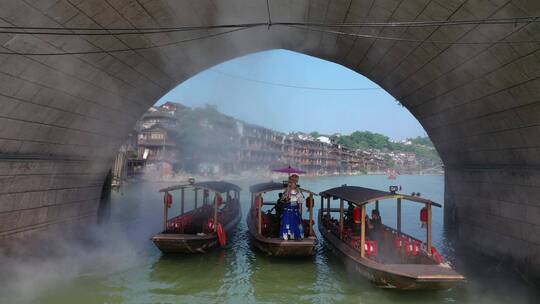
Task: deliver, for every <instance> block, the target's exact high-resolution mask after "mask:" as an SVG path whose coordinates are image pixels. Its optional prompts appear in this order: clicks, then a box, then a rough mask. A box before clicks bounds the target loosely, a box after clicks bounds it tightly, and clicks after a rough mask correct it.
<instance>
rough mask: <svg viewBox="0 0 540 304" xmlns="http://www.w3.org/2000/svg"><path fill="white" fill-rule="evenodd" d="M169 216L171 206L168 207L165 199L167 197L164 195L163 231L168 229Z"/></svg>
mask: <svg viewBox="0 0 540 304" xmlns="http://www.w3.org/2000/svg"><path fill="white" fill-rule="evenodd" d="M167 194H168V192H165V196H167ZM168 217H169V208H167V201H165V197H163V231H167V218H168Z"/></svg>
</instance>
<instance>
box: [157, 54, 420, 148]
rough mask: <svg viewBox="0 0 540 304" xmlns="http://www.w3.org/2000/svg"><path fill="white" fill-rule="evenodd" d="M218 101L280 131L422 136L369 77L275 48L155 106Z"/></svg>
mask: <svg viewBox="0 0 540 304" xmlns="http://www.w3.org/2000/svg"><path fill="white" fill-rule="evenodd" d="M166 101H174V102H179V103H182V104H184V105H187V106H190V107H196V106H204V105H205V104H211V105H216V106H217V107H218V110H219V111H220V112H222V113H225V114H227V115H230V116H232V117H235V118H238V119H241V120H243V121H246V122H249V123H253V124H257V125H261V126H264V127H267V128H272V129H274V130H278V131H282V132H292V131H301V132H312V131H317V132H319V133H323V134H332V133H337V132H339V133H343V134H349V133H351V132H353V131H356V130H361V131H363V130H368V131H372V132H377V133H382V134H385V135H387V136H389V137H390V138H392V139H405V138H407V137H415V136H425V135H426V133H425V131H424V129H423V128H422V126H421V125H420V124H419V123H418V121H417V120H416V118H414V117H413V116H412V115H411V114H410V113H409V111H408V110H407V109H405V108H404V107H402V106H400V105H398V103H397V102H396V100H395V98H393V97H392V96H391V95H390V94H388V93H387V92H386V91H384V90H383V89H382V88H380V87H379V86H378V85H377V84H375V83H374V82H372V81H370V80H369V79H367V78H366V77H364V76H362V75H360V74H358V73H356V72H354V71H352V70H349V69H347V68H345V67H343V66H341V65H337V64H334V63H331V62H329V61H325V60H320V59H318V58H315V57H310V56H306V55H303V54H299V53H295V52H290V51H286V50H272V51H265V52H260V53H255V54H251V55H247V56H244V57H239V58H236V59H233V60H230V61H226V62H224V63H221V64H219V65H216V66H214V67H212V68H210V69H207V70H205V71H203V72H201V73H199V74H197V75H195V76H193V77H192V78H190V79H188V80H186V81H185V82H183V83H181V84H180V85H178V86H177V87H176V88H175V89H173V90H171V91H170V92H169V93H167V94H166V95H164V96H163V97H162V98H161V99H160V100H159V101H158V102H157V104H161V103H164V102H166Z"/></svg>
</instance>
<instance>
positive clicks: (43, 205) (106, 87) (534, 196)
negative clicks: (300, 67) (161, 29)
mask: <svg viewBox="0 0 540 304" xmlns="http://www.w3.org/2000/svg"><path fill="white" fill-rule="evenodd" d="M269 9H270V15H271V18H272V21H274V22H277V21H306V22H322V23H341V22H390V21H429V20H463V19H483V18H504V17H521V16H531V15H532V16H534V15H540V4H539V2H538V1H535V0H513V1H512V0H338V1H330V0H294V1H292V0H289V1H287V0H270V1H269ZM267 20H268V10H267V3H266V1H264V0H234V1H211V0H197V1H194V0H175V1H172V0H153V1H150V0H47V1H26V0H22V1H21V0H5V1H1V3H0V22H1V25H3V26H25V27H29V26H33V27H70V28H73V27H90V28H135V27H137V28H141V27H158V26H177V25H212V24H227V23H250V22H267ZM341 30H344V31H350V32H356V33H361V34H370V35H381V36H391V37H403V38H407V39H416V40H421V41H425V40H439V41H459V42H472V41H490V42H495V41H518V40H521V41H523V40H540V28H539V25H538V23H517V24H499V25H478V24H469V25H460V26H431V27H422V28H402V27H401V28H386V29H382V28H359V29H350V28H342V29H341ZM208 32H211V33H215V32H218V30H210V31H198V32H182V33H161V34H153V35H150V34H147V35H130V36H97V37H96V36H43V35H36V34H33V35H22V34H9V33H7V34H6V33H3V34H0V43H1V47H2V49H1V51H2V52H11V51H16V52H22V53H40V52H42V53H43V52H45V53H47V52H49V53H50V52H78V51H81V50H82V51H99V50H111V49H118V48H136V47H149V46H152V45H162V44H168V43H174V42H175V41H178V40H182V39H186V38H190V37H194V36H195V37H196V36H199V35H206V34H208ZM276 48H282V49H288V50H292V51H296V52H300V53H304V54H307V55H311V56H315V57H319V58H322V59H326V60H329V61H332V62H335V63H338V64H341V65H344V66H346V67H348V68H350V69H352V70H355V71H357V72H359V73H360V74H363V75H364V76H366V77H368V78H370V79H371V80H373V81H374V82H376V83H378V84H379V85H380V86H381V87H383V88H384V89H385V90H386V91H388V92H389V93H390V94H392V95H393V96H394V97H396V99H398V100H399V101H400V102H401V103H402V104H403V105H404V106H405V107H407V108H408V109H409V110H410V111H411V113H412V114H413V115H414V116H415V117H416V118H417V119H418V120H419V121H420V123H421V124H422V125H423V127H424V128H425V130H426V131H427V133H428V134H429V136H430V137H431V138H432V140H433V142H434V143H435V145H436V147H437V149H438V151H439V152H440V154H441V157H442V159H443V161H444V164H445V166H446V179H445V180H446V206H447V208H446V217H447V219H449V220H451V222H455V223H456V224H457V227H458V230H459V232H460V233H459V234H458V235H461V236H462V237H463V239H467V240H469V241H470V243H471V244H475V246H476V248H478V249H480V250H481V251H482V252H484V253H488V254H490V255H497V256H501V255H508V256H511V257H513V258H514V259H516V260H518V261H521V262H524V263H525V264H527V265H534V266H536V267H538V266H539V265H540V170H539V169H540V168H539V165H540V158H539V157H538V155H539V154H540V102H539V100H540V80H539V77H540V57H539V56H540V52H539V49H540V44H539V43H532V42H531V43H514V44H507V43H488V44H469V45H466V44H463V45H456V44H444V43H431V42H404V41H389V40H374V39H364V38H354V37H349V36H346V35H337V34H328V33H320V32H313V31H306V30H304V29H299V28H290V27H284V26H272V27H270V28H268V27H266V26H261V27H256V28H251V29H246V30H242V31H238V32H234V33H229V34H226V35H221V36H216V37H213V38H208V39H203V40H197V41H192V42H189V43H181V44H172V45H170V46H168V47H161V48H151V49H146V50H139V51H126V52H116V53H110V52H109V53H107V52H105V53H97V54H83V55H66V56H32V55H6V54H2V55H0V168H1V170H0V172H1V176H0V237H1V238H4V239H9V238H13V237H19V236H23V235H28V234H31V233H33V232H34V231H38V230H43V229H46V228H48V227H50V226H57V225H62V224H64V223H68V222H72V221H79V220H81V219H91V218H93V217H94V216H95V214H96V210H97V206H98V201H99V198H100V191H101V184H102V182H103V179H104V177H105V175H106V173H107V170H108V169H109V166H110V163H111V160H112V155H113V154H114V151H115V150H116V149H117V148H118V146H119V145H120V144H121V142H122V141H123V139H124V136H125V134H127V133H128V132H129V130H130V128H131V127H132V125H133V124H134V122H135V121H136V120H137V119H138V117H139V116H140V115H141V114H142V113H143V112H144V111H145V110H146V109H147V108H148V107H149V106H150V105H152V104H153V103H154V102H155V101H156V100H157V99H158V98H159V97H160V96H162V95H163V94H165V93H166V92H168V91H169V90H170V89H172V88H173V87H175V86H176V85H177V84H178V83H180V82H182V81H183V80H185V79H187V78H189V77H190V76H192V75H194V74H195V73H197V72H199V71H201V70H203V69H205V68H208V67H210V66H213V65H215V64H218V63H220V62H223V61H225V60H228V59H232V58H235V57H238V56H241V55H245V54H248V53H252V52H257V51H262V50H268V49H276Z"/></svg>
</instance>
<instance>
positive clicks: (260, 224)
mask: <svg viewBox="0 0 540 304" xmlns="http://www.w3.org/2000/svg"><path fill="white" fill-rule="evenodd" d="M258 197H259V223H258V227H257V231H258V233H259V234H261V231H262V206H263V204H262V195H260V194H259V195H258Z"/></svg>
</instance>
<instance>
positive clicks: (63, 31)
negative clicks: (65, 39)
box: [0, 22, 267, 36]
mask: <svg viewBox="0 0 540 304" xmlns="http://www.w3.org/2000/svg"><path fill="white" fill-rule="evenodd" d="M262 25H267V23H265V22H262V23H246V24H225V25H209V26H182V27H177V28H152V29H139V28H137V29H106V28H101V29H90V28H37V27H28V28H24V27H23V28H18V27H7V26H0V34H17V35H25V34H26V35H56V36H122V35H146V34H164V33H176V32H188V31H202V30H213V29H226V28H239V27H254V26H262ZM14 30H17V31H14ZM30 30H31V31H30ZM51 30H52V32H51ZM45 31H48V32H45ZM78 31H83V32H78ZM87 32H89V33H87Z"/></svg>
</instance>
